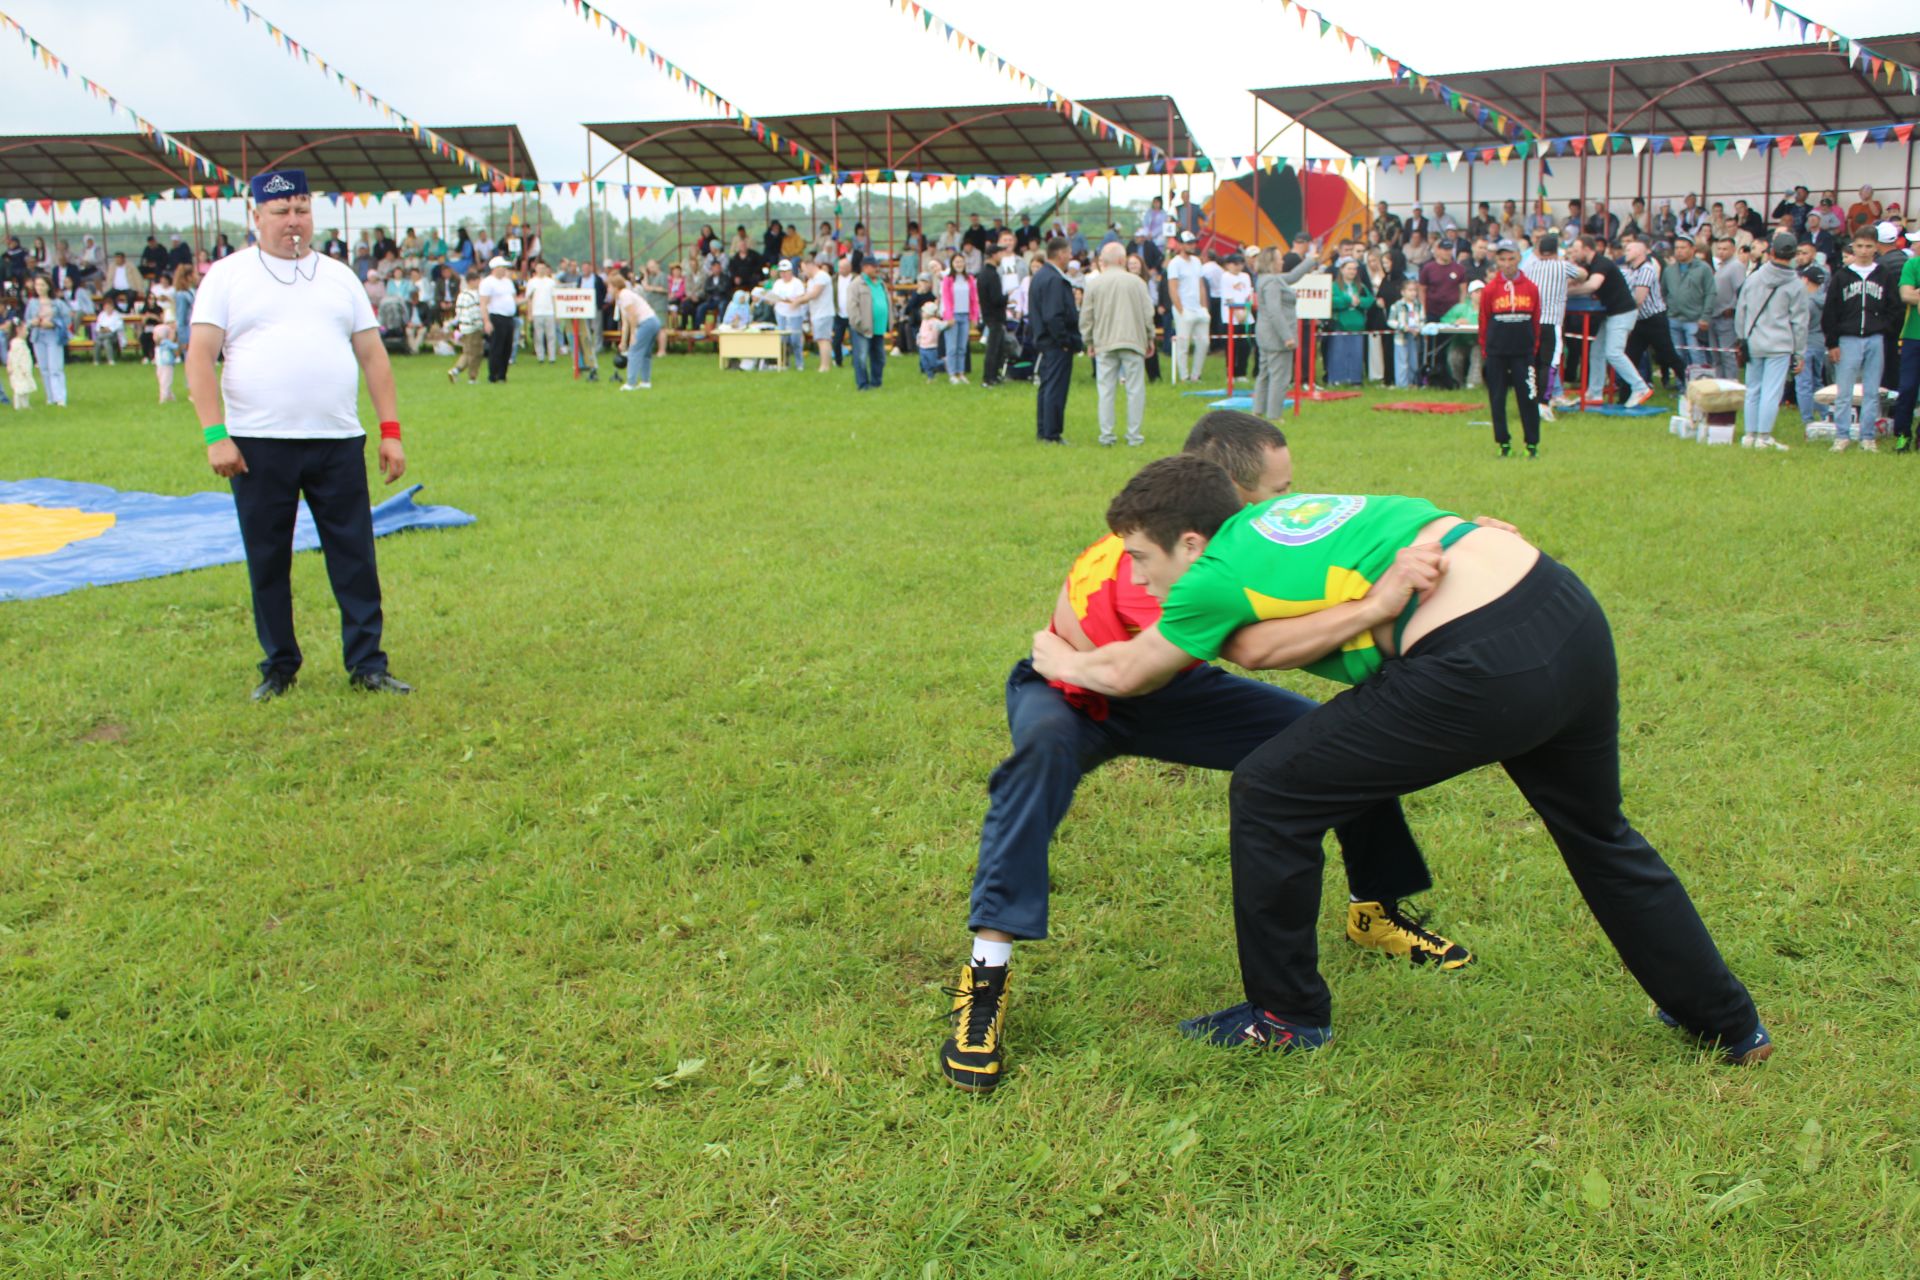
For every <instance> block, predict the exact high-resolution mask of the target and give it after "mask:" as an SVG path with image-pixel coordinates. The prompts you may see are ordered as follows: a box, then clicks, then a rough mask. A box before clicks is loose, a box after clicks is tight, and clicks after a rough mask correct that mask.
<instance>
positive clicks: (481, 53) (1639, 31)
mask: <svg viewBox="0 0 1920 1280" xmlns="http://www.w3.org/2000/svg"><path fill="white" fill-rule="evenodd" d="M4 6H5V9H6V11H7V12H8V13H10V14H11V15H12V16H13V17H14V18H15V19H16V20H17V21H19V22H21V23H22V24H23V25H25V26H26V27H27V28H28V29H29V30H30V31H32V32H33V33H34V34H35V35H37V36H38V37H39V38H41V39H42V40H44V41H45V42H46V43H47V44H48V45H49V46H50V47H51V48H52V49H53V50H54V51H55V52H56V53H58V54H59V55H60V56H62V57H63V58H65V59H66V60H67V61H68V62H70V63H72V64H73V65H74V67H75V68H76V72H77V73H78V74H85V75H88V76H91V77H92V78H93V79H95V80H97V81H99V82H100V83H102V84H104V85H106V86H107V87H108V88H109V89H111V90H112V91H113V92H114V93H116V94H118V95H120V96H122V97H123V98H124V99H125V100H126V101H127V102H129V103H131V104H132V105H133V106H134V108H135V109H137V110H138V111H140V112H141V113H142V114H144V115H145V116H147V117H148V118H149V119H152V120H153V121H155V122H156V123H157V124H159V125H160V126H161V127H162V128H166V129H192V128H226V127H233V126H238V125H281V126H294V125H300V126H314V125H366V124H369V123H377V122H379V120H380V119H381V117H380V115H379V113H378V112H377V111H373V110H370V109H368V108H365V107H362V106H360V105H358V104H356V103H355V102H354V100H353V97H352V95H351V94H349V93H347V92H346V91H345V90H343V89H341V88H339V87H338V86H337V85H335V84H334V83H333V81H332V80H331V78H330V77H323V76H322V75H321V74H320V73H319V72H318V71H316V70H313V69H310V68H308V67H307V66H305V65H304V64H302V63H299V62H296V61H293V60H290V59H288V58H287V57H286V56H285V55H284V54H282V53H279V52H278V51H277V50H276V49H275V48H274V46H273V44H272V43H271V42H270V41H269V40H268V38H267V37H266V36H265V35H264V34H263V33H262V32H261V31H260V30H259V29H258V28H257V26H251V27H250V26H248V25H247V24H245V23H243V22H242V21H241V19H240V17H239V15H238V14H237V13H235V12H233V11H231V10H229V8H228V6H227V4H226V0H4ZM600 7H601V8H602V9H603V10H604V11H606V12H607V13H609V14H611V15H612V16H613V17H615V18H617V19H619V20H620V21H621V22H622V23H623V24H626V25H630V26H631V27H633V29H634V30H636V31H637V32H638V33H640V34H641V35H642V36H643V37H644V38H647V39H650V40H651V41H652V43H653V44H654V45H655V46H656V47H657V48H659V49H660V50H661V51H662V52H663V53H664V54H666V56H668V57H670V58H672V59H673V60H674V61H676V62H678V63H680V64H682V65H683V66H685V67H686V68H687V69H688V70H690V71H691V72H692V73H693V74H695V75H697V76H699V77H700V78H702V79H703V80H705V81H706V82H707V83H709V84H710V85H712V86H713V87H714V88H715V89H716V90H718V91H719V92H720V93H722V94H724V95H726V96H728V97H729V98H731V99H733V100H734V101H735V102H737V103H738V104H739V105H740V106H741V107H742V108H744V109H745V110H747V111H750V112H753V113H755V114H758V115H776V114H782V113H800V112H815V111H833V110H845V109H854V108H870V107H900V106H913V105H935V104H945V103H986V102H1002V101H1017V100H1021V99H1022V98H1023V97H1025V96H1026V95H1024V94H1023V93H1022V92H1021V91H1019V90H1017V89H1015V88H1014V86H1013V85H1012V84H1011V83H1010V82H1009V81H1007V80H1005V79H1004V78H1002V77H1000V76H998V75H996V74H994V73H993V72H991V71H990V70H988V69H987V67H986V66H983V65H981V64H979V63H976V62H975V61H974V60H973V59H971V58H968V57H964V56H962V55H960V54H959V53H957V52H955V51H954V50H953V49H952V48H951V47H950V46H945V45H943V44H942V43H941V42H940V41H939V40H938V39H936V38H935V37H933V36H930V35H928V34H926V33H925V32H923V31H921V30H920V29H919V28H918V26H917V25H915V24H913V23H911V22H909V21H908V20H907V19H906V18H904V17H902V16H901V15H900V14H899V13H898V12H897V11H896V10H894V9H892V8H891V7H890V6H889V5H888V4H887V3H886V2H885V0H811V2H810V3H809V2H808V0H694V2H692V3H686V2H682V3H673V4H666V3H661V2H660V0H607V3H605V4H603V5H601V6H600ZM1803 7H1806V8H1809V9H1812V10H1813V16H1814V17H1816V18H1819V19H1821V20H1823V21H1828V22H1831V23H1833V24H1835V25H1836V26H1838V27H1839V29H1840V30H1842V31H1845V32H1847V33H1848V34H1850V35H1854V36H1862V37H1872V36H1875V35H1884V34H1887V33H1888V30H1889V29H1890V28H1899V27H1902V26H1906V27H1912V26H1920V23H1916V22H1912V21H1909V22H1905V23H1902V22H1901V21H1899V19H1898V13H1897V11H1898V10H1900V9H1901V7H1902V6H1900V5H1898V4H1896V3H1893V2H1892V0H1805V4H1804V5H1803ZM255 8H257V9H259V10H262V11H264V12H265V13H266V14H267V15H268V16H270V17H272V18H273V20H274V21H275V22H276V24H281V25H284V26H285V27H286V28H287V29H289V30H290V31H291V32H292V34H293V35H294V36H295V37H296V38H297V39H299V40H301V41H302V42H303V43H306V44H309V45H310V46H311V47H313V48H314V49H315V50H316V51H318V52H319V53H320V54H321V56H324V57H326V58H327V59H328V60H329V61H331V62H334V63H335V64H336V65H338V66H339V67H340V68H341V69H342V70H344V71H346V72H347V74H348V75H350V76H352V77H353V78H354V79H356V80H358V81H360V82H361V83H362V84H363V85H365V86H367V87H368V88H369V89H371V90H373V91H374V92H376V93H378V94H380V95H381V96H382V97H383V98H386V99H387V100H388V101H390V102H392V103H393V104H394V105H395V106H396V107H398V108H399V109H400V110H402V111H405V112H407V113H408V114H410V115H412V116H414V117H415V118H417V119H419V120H421V121H422V122H424V123H426V124H428V125H448V124H490V123H501V122H514V123H517V124H519V125H520V127H521V130H522V131H523V133H524V134H525V136H526V138H527V140H528V144H529V146H530V147H531V149H532V151H533V154H534V159H535V161H536V163H537V165H538V167H539V172H540V176H541V177H542V178H543V179H545V180H548V181H552V180H556V179H575V178H578V177H580V176H581V170H582V168H583V167H584V164H585V149H584V141H583V139H584V132H583V130H582V129H581V128H580V127H579V122H580V121H583V120H621V119H626V120H647V119H670V118H676V117H682V116H696V115H702V114H707V113H706V112H705V111H704V110H703V109H702V108H701V106H700V104H699V102H698V100H697V99H696V98H695V97H694V96H693V95H691V94H689V93H687V92H686V91H685V90H684V89H682V88H680V87H679V86H677V85H675V84H673V83H672V82H671V81H669V80H668V79H666V78H665V77H663V76H661V75H659V74H658V73H656V72H655V71H654V70H653V69H652V68H651V66H650V65H649V64H648V63H647V62H645V61H644V60H643V59H640V58H636V57H634V56H633V55H631V54H629V53H627V52H626V51H625V48H624V46H623V45H616V44H615V42H614V41H613V40H611V39H609V38H608V37H607V36H606V35H605V34H603V33H600V32H597V31H596V30H595V29H594V28H593V27H592V25H591V24H583V23H582V22H580V20H579V19H577V18H575V17H574V16H573V15H572V9H571V6H570V5H565V4H563V3H562V0H431V2H429V3H396V2H395V0H324V2H321V0H262V2H261V3H259V4H257V5H255ZM1322 8H1323V9H1324V11H1325V12H1327V13H1328V15H1329V16H1330V17H1332V18H1334V19H1335V20H1336V21H1338V22H1340V23H1342V25H1345V26H1348V27H1349V28H1350V29H1352V30H1353V31H1355V32H1356V33H1358V34H1360V35H1362V36H1364V37H1366V38H1368V39H1370V40H1372V41H1373V42H1374V43H1375V44H1377V45H1379V46H1380V47H1381V48H1383V49H1385V50H1386V51H1387V52H1389V53H1391V54H1393V55H1394V56H1396V57H1400V58H1404V59H1406V60H1407V61H1408V62H1409V63H1410V64H1411V65H1413V66H1414V67H1416V68H1418V69H1419V70H1420V71H1422V72H1425V73H1427V74H1442V75H1444V74H1445V73H1447V72H1458V71H1468V70H1479V69H1485V68H1489V67H1501V66H1526V65H1532V64H1535V63H1539V62H1555V61H1577V60H1583V59H1605V58H1614V57H1625V56H1632V55H1645V54H1660V53H1683V52H1698V51H1704V50H1717V49H1737V48H1746V47H1755V46H1761V45H1768V44H1777V43H1787V42H1788V41H1787V40H1786V39H1784V38H1783V37H1781V36H1780V35H1779V34H1778V33H1777V32H1776V30H1775V28H1774V26H1773V24H1772V23H1770V22H1767V21H1763V20H1762V19H1760V18H1759V17H1757V16H1754V15H1750V14H1749V13H1748V12H1747V11H1746V8H1745V6H1744V4H1742V3H1741V0H1609V3H1608V4H1607V5H1605V6H1604V8H1603V9H1599V10H1595V9H1592V8H1583V7H1579V6H1567V5H1561V4H1547V5H1539V6H1528V5H1525V4H1520V5H1514V4H1505V5H1494V6H1491V7H1488V6H1478V7H1477V8H1478V11H1479V12H1480V13H1482V14H1484V15H1486V16H1487V18H1489V19H1491V21H1488V20H1483V19H1476V18H1474V17H1473V16H1472V15H1473V14H1474V12H1475V10H1476V6H1459V5H1450V4H1443V3H1439V2H1438V0H1322ZM939 12H940V13H941V16H942V17H943V18H944V19H946V20H947V21H949V22H953V23H954V24H955V25H957V26H959V27H960V28H961V29H963V30H965V31H967V32H968V34H970V35H972V36H973V37H974V38H975V39H977V40H980V41H981V42H983V43H984V44H986V45H987V46H988V47H989V48H991V49H992V50H994V51H995V52H996V53H999V54H1001V55H1003V56H1006V57H1008V58H1009V59H1010V60H1012V61H1013V62H1015V63H1017V64H1019V65H1021V66H1022V67H1024V68H1025V69H1026V70H1028V71H1030V72H1032V73H1033V74H1034V75H1035V76H1037V77H1039V78H1040V79H1041V80H1043V81H1045V82H1046V83H1048V84H1051V85H1052V86H1053V87H1055V88H1056V89H1058V90H1060V91H1062V92H1064V93H1067V94H1070V95H1073V96H1076V97H1100V96H1121V95H1128V94H1140V93H1171V94H1172V95H1173V96H1174V98H1175V99H1176V100H1177V101H1178V102H1179V104H1180V109H1181V111H1182V113H1183V114H1184V115H1185V117H1186V119H1187V121H1188V122H1189V123H1190V124H1191V125H1192V126H1193V129H1194V131H1195V133H1196V134H1197V135H1198V137H1199V140H1200V143H1201V145H1202V146H1203V147H1204V148H1205V149H1206V150H1207V151H1208V152H1210V153H1213V154H1217V155H1232V154H1244V153H1246V152H1248V151H1250V150H1252V149H1253V108H1252V98H1251V97H1250V96H1249V95H1248V94H1247V92H1246V90H1247V89H1248V88H1249V87H1256V86H1257V87H1264V86H1269V85H1276V84H1314V83H1322V82H1328V81H1338V80H1347V79H1356V80H1357V79H1368V78H1377V76H1378V73H1377V72H1376V71H1375V70H1374V68H1373V66H1372V64H1371V62H1370V61H1369V59H1368V58H1367V57H1366V55H1365V53H1364V52H1361V53H1359V54H1351V55H1350V54H1348V53H1347V51H1346V49H1345V47H1344V46H1343V45H1341V44H1339V43H1338V42H1337V41H1335V40H1333V39H1331V38H1329V39H1327V40H1320V39H1318V38H1316V37H1315V36H1314V35H1312V34H1308V33H1303V32H1302V30H1301V28H1300V25H1299V22H1298V19H1297V18H1296V17H1295V16H1294V15H1293V14H1291V13H1287V12H1285V11H1283V10H1282V8H1281V4H1280V0H1206V2H1204V3H1192V2H1191V0H1187V2H1186V3H1182V2H1180V0H1173V2H1171V3H1170V2H1169V0H1159V2H1158V3H1149V2H1148V0H1094V2H1091V3H1073V4H1049V3H1042V4H1036V3H1034V0H946V2H945V3H944V4H943V5H941V6H939ZM1534 14H1538V15H1539V16H1538V17H1537V18H1536V17H1535V16H1532V15H1534ZM1587 14H1592V15H1593V16H1592V17H1587V16H1586V15H1587ZM1677 16H1683V17H1684V20H1681V21H1676V17H1677ZM0 86H4V89H5V91H4V92H0V133H30V132H68V131H71V132H82V131H96V130H102V129H112V128H118V127H122V126H124V125H125V124H126V123H127V121H126V119H125V117H124V116H121V117H119V118H118V123H116V118H115V117H114V116H113V115H112V114H111V113H109V112H108V111H107V109H106V107H105V106H104V104H101V103H98V102H96V101H94V100H93V99H92V98H90V97H89V96H88V95H87V94H86V92H85V91H84V90H83V89H82V88H81V87H80V85H79V83H78V82H77V80H76V81H74V82H72V83H68V82H65V81H63V80H61V79H60V77H59V76H57V75H55V74H51V73H48V72H45V71H43V70H41V69H40V68H39V67H38V66H37V65H36V64H35V63H34V62H33V60H32V59H31V58H30V57H29V56H28V54H27V51H26V49H25V47H24V46H17V45H16V43H15V42H14V41H13V40H12V39H11V38H10V37H7V38H3V39H0ZM1913 114H1914V115H1915V116H1916V117H1920V100H1916V101H1915V103H1914V113H1913ZM1262 118H1263V122H1264V123H1263V128H1262V135H1263V139H1262V140H1263V141H1264V140H1265V136H1266V135H1268V134H1270V133H1271V132H1272V131H1273V129H1275V128H1277V127H1278V126H1279V125H1280V124H1281V123H1282V122H1281V121H1280V119H1279V117H1277V116H1276V115H1274V114H1272V113H1270V112H1266V111H1264V110H1263V115H1262ZM1832 123H1833V124H1835V125H1841V124H1846V123H1849V122H1846V121H1834V122H1832ZM1296 137H1297V135H1296ZM1297 147H1298V143H1297V141H1295V142H1294V143H1293V144H1292V148H1293V149H1295V150H1297ZM1326 150H1327V149H1326V148H1324V147H1316V148H1315V149H1314V151H1315V154H1325V153H1326ZM490 158H494V159H496V160H497V159H498V158H497V157H490ZM609 176H612V175H609ZM636 180H639V172H638V169H637V168H636ZM561 211H562V212H563V215H564V213H565V212H567V210H566V209H565V205H564V202H563V204H562V208H561Z"/></svg>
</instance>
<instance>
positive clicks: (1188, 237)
mask: <svg viewBox="0 0 1920 1280" xmlns="http://www.w3.org/2000/svg"><path fill="white" fill-rule="evenodd" d="M1180 243H1181V244H1192V243H1193V232H1191V231H1182V232H1181V233H1180Z"/></svg>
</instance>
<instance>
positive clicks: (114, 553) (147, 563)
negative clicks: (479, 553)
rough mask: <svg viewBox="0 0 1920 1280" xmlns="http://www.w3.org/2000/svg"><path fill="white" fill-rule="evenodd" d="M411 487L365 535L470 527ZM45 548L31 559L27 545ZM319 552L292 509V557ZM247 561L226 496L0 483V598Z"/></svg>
mask: <svg viewBox="0 0 1920 1280" xmlns="http://www.w3.org/2000/svg"><path fill="white" fill-rule="evenodd" d="M418 492H420V486H419V485H417V484H416V485H411V486H409V487H408V488H406V489H403V490H401V491H400V492H399V493H397V494H395V495H394V496H393V497H391V498H389V499H387V500H386V501H385V502H382V503H381V504H380V505H379V506H377V507H375V508H374V509H373V536H374V537H376V538H378V537H383V536H385V535H386V534H389V533H398V532H399V531H400V530H402V529H446V528H451V527H453V526H455V525H463V524H472V523H473V522H474V517H472V516H471V515H468V514H467V513H466V512H464V511H461V510H459V509H458V508H455V507H431V506H421V505H419V504H417V503H415V502H414V500H413V495H414V494H416V493H418ZM42 546H44V547H47V548H48V549H47V550H44V551H40V552H38V553H37V554H33V553H30V554H22V551H23V549H24V550H26V551H27V552H33V551H34V549H35V548H37V547H42ZM319 546H320V536H319V534H317V533H316V532H315V531H314V528H313V517H312V515H310V514H309V513H308V511H307V504H306V503H304V502H303V503H301V504H300V515H299V518H298V521H297V522H296V524H295V525H294V531H293V549H294V550H295V551H312V550H315V549H317V548H318V547H319ZM246 558H247V555H246V549H245V548H244V547H243V546H242V545H241V543H240V526H239V524H238V522H237V521H236V519H235V517H234V514H233V495H232V494H231V493H218V492H215V493H194V494H188V495H187V496H186V497H169V496H165V495H162V494H157V493H124V492H122V491H120V490H118V489H109V488H107V487H106V486H105V485H98V484H76V483H74V482H72V481H70V480H18V481H0V600H29V599H33V598H35V597H38V596H57V595H60V594H61V593H62V592H67V591H77V590H79V589H80V588H81V587H98V586H105V585H107V584H108V583H113V582H132V581H134V580H136V579H139V578H158V577H163V576H165V575H167V574H170V573H184V572H186V571H187V570H189V569H204V568H207V567H208V566H209V565H216V564H234V563H236V562H238V561H242V560H245V559H246Z"/></svg>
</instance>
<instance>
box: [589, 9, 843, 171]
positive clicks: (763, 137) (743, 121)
mask: <svg viewBox="0 0 1920 1280" xmlns="http://www.w3.org/2000/svg"><path fill="white" fill-rule="evenodd" d="M560 4H561V7H562V8H565V9H570V10H572V11H573V12H574V13H575V14H577V15H578V16H579V17H580V19H581V21H583V22H591V23H592V24H593V25H594V29H595V30H598V31H603V32H605V33H606V34H607V35H608V36H610V37H611V38H612V39H613V41H614V43H616V44H618V45H621V46H623V47H624V48H625V49H626V51H627V52H628V53H630V54H632V55H633V56H634V57H636V58H642V59H645V60H646V62H647V64H648V65H649V66H651V67H652V68H653V69H654V70H655V71H658V72H659V73H660V74H662V75H664V76H666V77H667V78H669V79H671V80H674V81H676V82H678V83H680V84H683V85H685V86H686V88H687V91H688V92H689V93H691V94H693V95H694V96H695V97H697V98H699V99H700V101H701V102H702V103H703V104H705V105H706V106H709V107H711V108H713V109H714V110H715V111H718V112H719V113H720V114H721V115H723V116H730V117H732V119H733V122H734V123H735V124H737V125H739V126H740V127H741V128H742V129H743V130H745V131H746V132H748V133H750V134H752V135H753V137H754V139H755V140H756V141H758V142H760V143H761V144H762V145H763V146H765V147H766V148H767V150H769V151H771V152H773V153H774V154H775V155H789V156H792V157H793V158H794V159H797V160H799V161H800V164H801V167H802V168H805V169H810V170H812V171H813V172H815V173H824V172H826V168H827V167H826V165H824V164H823V163H821V161H820V158H819V157H818V156H816V155H814V154H813V153H812V152H810V151H807V150H806V149H805V148H803V147H800V146H798V145H789V146H784V147H783V146H782V145H781V141H780V139H779V137H778V136H777V135H774V134H770V133H769V132H768V130H767V127H766V125H765V124H764V123H763V122H761V121H759V120H756V119H754V118H753V117H752V116H750V115H748V114H747V113H746V112H744V111H742V110H741V109H740V108H738V107H736V106H734V105H733V103H732V102H730V101H728V100H727V99H725V98H723V97H721V96H720V95H719V94H718V93H717V92H715V91H714V90H713V89H711V88H708V87H707V85H706V84H704V83H702V82H701V81H700V80H697V79H695V78H694V76H693V75H692V74H691V73H690V72H688V71H687V69H686V68H685V67H682V66H680V65H678V64H677V63H675V62H673V61H671V60H670V59H668V58H667V57H666V55H665V54H663V53H661V52H660V51H659V50H658V49H655V48H654V47H653V46H651V45H649V44H648V43H647V42H646V41H645V40H642V39H641V38H640V37H639V36H638V35H636V34H634V32H633V29H632V28H631V27H626V26H622V25H621V24H620V23H619V22H618V21H617V20H615V19H614V18H613V17H611V16H609V15H608V14H606V13H604V12H602V11H601V10H599V9H596V8H594V7H593V6H592V5H591V4H589V3H587V0H560Z"/></svg>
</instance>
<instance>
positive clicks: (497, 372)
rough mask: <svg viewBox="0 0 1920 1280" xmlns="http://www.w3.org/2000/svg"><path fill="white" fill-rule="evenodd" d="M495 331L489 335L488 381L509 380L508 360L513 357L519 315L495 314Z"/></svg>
mask: <svg viewBox="0 0 1920 1280" xmlns="http://www.w3.org/2000/svg"><path fill="white" fill-rule="evenodd" d="M491 319H492V320H493V332H492V333H490V334H488V335H487V381H488V382H505V381H506V380H507V361H508V360H510V359H512V358H513V326H514V325H515V324H516V323H518V322H519V319H520V317H518V316H493V317H491Z"/></svg>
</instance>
